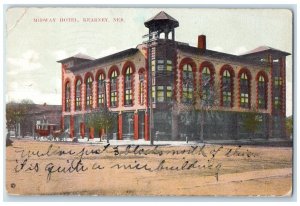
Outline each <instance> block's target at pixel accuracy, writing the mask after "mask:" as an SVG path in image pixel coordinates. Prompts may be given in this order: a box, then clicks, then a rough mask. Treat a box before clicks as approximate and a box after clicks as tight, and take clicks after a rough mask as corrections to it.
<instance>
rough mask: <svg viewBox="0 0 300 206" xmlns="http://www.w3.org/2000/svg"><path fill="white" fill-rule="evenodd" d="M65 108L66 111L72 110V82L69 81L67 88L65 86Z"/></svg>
mask: <svg viewBox="0 0 300 206" xmlns="http://www.w3.org/2000/svg"><path fill="white" fill-rule="evenodd" d="M65 95H66V97H65V110H66V112H69V111H70V108H71V87H70V82H67V84H66V88H65Z"/></svg>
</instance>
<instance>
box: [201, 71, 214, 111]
mask: <svg viewBox="0 0 300 206" xmlns="http://www.w3.org/2000/svg"><path fill="white" fill-rule="evenodd" d="M211 80H212V76H211V72H210V70H209V68H208V67H203V70H202V78H201V84H202V98H201V99H202V102H203V104H204V105H212V103H213V94H212V93H211V92H212V90H213V85H212V81H211Z"/></svg>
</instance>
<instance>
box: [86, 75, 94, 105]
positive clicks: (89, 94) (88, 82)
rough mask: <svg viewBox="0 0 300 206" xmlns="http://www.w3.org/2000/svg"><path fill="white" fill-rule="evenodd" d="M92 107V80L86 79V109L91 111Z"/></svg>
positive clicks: (90, 78)
mask: <svg viewBox="0 0 300 206" xmlns="http://www.w3.org/2000/svg"><path fill="white" fill-rule="evenodd" d="M92 106H93V79H92V77H88V78H87V80H86V109H91V108H92Z"/></svg>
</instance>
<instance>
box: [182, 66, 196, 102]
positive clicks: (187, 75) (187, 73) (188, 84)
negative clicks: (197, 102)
mask: <svg viewBox="0 0 300 206" xmlns="http://www.w3.org/2000/svg"><path fill="white" fill-rule="evenodd" d="M182 75H183V76H182V80H183V82H182V87H183V88H182V100H183V102H184V103H191V102H192V100H193V97H194V96H193V92H194V87H193V82H194V78H193V71H192V66H191V65H190V64H185V65H183V74H182Z"/></svg>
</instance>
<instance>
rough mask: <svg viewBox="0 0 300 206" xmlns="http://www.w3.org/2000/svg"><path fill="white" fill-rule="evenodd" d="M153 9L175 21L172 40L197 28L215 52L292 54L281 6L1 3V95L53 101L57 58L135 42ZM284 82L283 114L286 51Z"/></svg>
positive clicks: (185, 38) (188, 37)
mask: <svg viewBox="0 0 300 206" xmlns="http://www.w3.org/2000/svg"><path fill="white" fill-rule="evenodd" d="M161 10H164V11H165V12H166V13H168V14H169V15H171V16H172V17H174V18H175V19H177V20H178V21H179V27H178V28H176V37H175V38H176V40H177V41H181V42H186V43H189V44H190V45H191V46H196V45H197V36H198V35H200V34H205V35H206V45H207V48H208V49H211V50H215V51H220V52H225V53H230V54H242V53H245V52H247V51H249V50H252V49H254V48H256V47H258V46H262V45H265V46H270V47H273V48H276V49H279V50H282V51H286V52H289V53H292V45H293V42H292V13H291V12H290V11H289V10H284V9H199V8H195V9H192V8H190V9H183V8H176V9H174V8H173V9H170V8H159V9H153V8H147V9H142V8H134V9H129V8H118V9H117V8H113V9H109V8H9V9H8V10H7V11H6V30H5V35H4V36H5V37H4V38H5V43H6V53H5V57H6V59H5V62H6V64H5V68H4V69H5V71H6V85H5V89H6V94H5V98H6V102H9V101H20V100H22V99H32V100H33V101H34V102H35V103H38V104H43V103H45V102H46V103H47V104H61V66H60V64H59V63H57V62H56V61H57V60H61V59H64V58H66V57H69V56H72V55H74V54H77V53H79V52H81V53H84V54H87V55H89V56H92V57H94V58H99V57H103V56H106V55H109V54H113V53H115V52H118V51H121V50H125V49H128V48H135V47H136V46H137V45H138V44H140V43H142V42H143V41H145V39H143V38H142V36H143V35H144V34H147V32H148V30H147V28H146V27H145V26H144V22H145V21H146V20H148V19H149V18H151V17H153V16H154V15H155V14H157V13H158V12H160V11H161ZM93 18H96V19H97V22H95V21H91V19H93ZM54 19H55V21H53V20H54ZM61 19H64V20H66V19H69V20H71V22H70V21H69V22H67V21H60V20H61ZM74 19H76V22H72V21H74ZM84 19H85V20H86V19H89V20H90V21H84ZM115 19H118V21H114V20H115ZM42 20H43V21H42ZM45 20H47V22H45ZM50 20H52V21H50ZM286 81H287V98H286V100H287V107H286V108H287V116H289V115H291V114H292V55H291V56H288V57H287V65H286Z"/></svg>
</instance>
